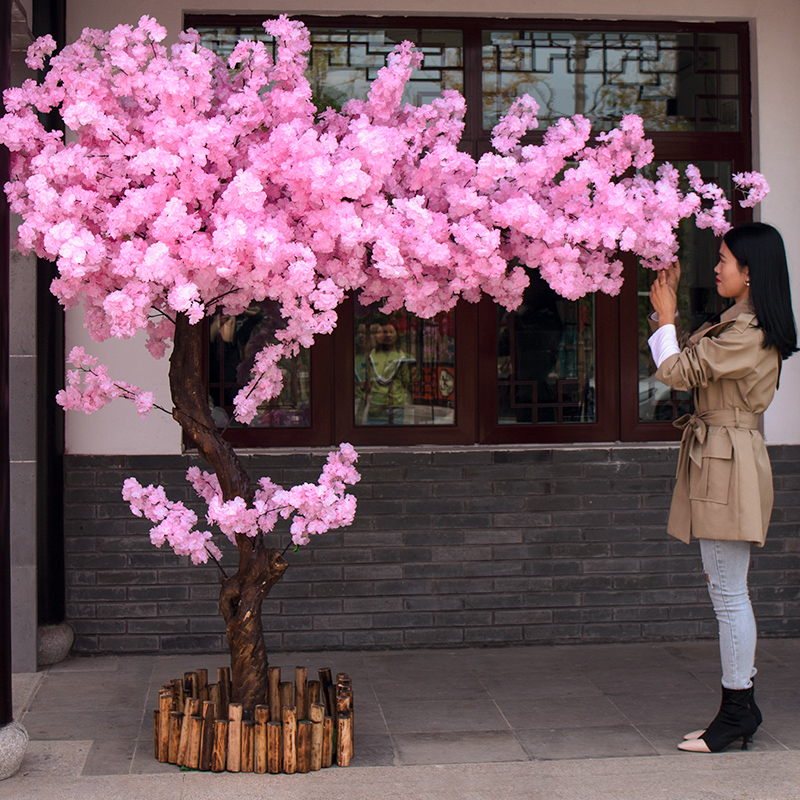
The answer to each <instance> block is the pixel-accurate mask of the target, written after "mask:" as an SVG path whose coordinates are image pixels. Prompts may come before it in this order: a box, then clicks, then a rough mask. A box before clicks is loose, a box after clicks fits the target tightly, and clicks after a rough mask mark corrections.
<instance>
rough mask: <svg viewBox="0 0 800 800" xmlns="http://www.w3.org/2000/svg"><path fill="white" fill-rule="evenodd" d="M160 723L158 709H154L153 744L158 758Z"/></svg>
mask: <svg viewBox="0 0 800 800" xmlns="http://www.w3.org/2000/svg"><path fill="white" fill-rule="evenodd" d="M158 734H159V724H158V709H157V708H156V709H155V710H154V711H153V746H154V748H155V757H156V758H158V739H159V736H158Z"/></svg>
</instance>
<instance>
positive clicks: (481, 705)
mask: <svg viewBox="0 0 800 800" xmlns="http://www.w3.org/2000/svg"><path fill="white" fill-rule="evenodd" d="M381 705H382V707H383V713H384V716H385V717H386V724H387V725H388V727H389V732H390V733H391V734H392V735H394V734H397V733H433V732H441V731H500V730H509V726H508V723H507V722H506V720H505V718H504V717H503V715H502V714H501V713H500V711H499V710H498V708H497V706H496V705H495V704H494V703H493V702H492V701H491V700H490V699H489V698H488V697H485V698H481V699H477V700H476V699H472V698H464V699H454V700H446V701H443V700H414V701H409V700H407V699H405V698H391V699H390V700H388V701H384V702H383V703H382V704H381Z"/></svg>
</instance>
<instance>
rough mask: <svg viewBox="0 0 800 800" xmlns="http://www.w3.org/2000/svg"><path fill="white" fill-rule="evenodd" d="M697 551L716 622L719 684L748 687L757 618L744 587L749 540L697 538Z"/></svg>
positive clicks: (751, 683)
mask: <svg viewBox="0 0 800 800" xmlns="http://www.w3.org/2000/svg"><path fill="white" fill-rule="evenodd" d="M700 553H701V555H702V556H703V569H704V570H705V572H706V576H707V579H708V593H709V595H710V596H711V602H712V603H713V605H714V612H715V613H716V615H717V621H718V622H719V653H720V660H721V661H722V685H723V686H724V687H725V688H726V689H748V688H749V687H750V686H752V685H753V682H752V678H753V676H754V675H755V674H756V670H755V666H754V662H755V657H756V618H755V616H753V607H752V605H751V604H750V594H749V592H748V590H747V570H748V568H749V566H750V542H735V541H730V542H729V541H722V540H719V539H700Z"/></svg>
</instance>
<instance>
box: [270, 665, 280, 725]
mask: <svg viewBox="0 0 800 800" xmlns="http://www.w3.org/2000/svg"><path fill="white" fill-rule="evenodd" d="M280 686H281V668H280V667H269V669H268V670H267V703H268V704H269V718H270V720H272V722H280V721H281V690H280Z"/></svg>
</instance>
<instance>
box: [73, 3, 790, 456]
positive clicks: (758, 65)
mask: <svg viewBox="0 0 800 800" xmlns="http://www.w3.org/2000/svg"><path fill="white" fill-rule="evenodd" d="M376 8H380V12H379V13H381V14H409V15H419V16H422V15H437V16H445V15H448V14H449V15H453V16H464V15H474V16H485V15H486V14H487V11H486V8H487V6H486V4H485V2H483V0H436V2H434V3H430V2H421V0H405V2H403V0H394V2H391V3H385V4H384V3H381V4H380V5H379V6H376V4H375V0H350V2H344V0H329V2H323V1H322V0H305V2H304V0H284V2H282V3H280V4H276V5H272V6H271V7H270V6H269V5H267V4H265V3H264V2H263V0H236V2H235V4H233V3H230V2H226V0H194V2H193V3H192V5H191V6H190V7H188V8H187V7H185V6H183V5H182V4H181V2H180V0H139V1H138V2H135V3H134V2H130V1H129V0H128V1H126V2H122V1H121V0H67V34H68V35H67V38H68V40H69V41H73V40H74V39H75V38H77V37H78V36H79V35H80V31H81V30H82V29H83V28H84V27H93V28H101V29H107V28H111V27H113V26H114V25H117V24H120V23H129V24H134V23H135V22H136V21H137V20H138V19H139V17H140V16H141V15H142V14H149V15H151V16H154V17H156V18H157V19H158V21H159V22H160V23H161V24H162V25H164V26H165V27H167V29H168V31H169V36H170V39H171V40H173V39H174V38H175V37H176V36H177V33H178V31H180V30H181V28H182V24H183V13H184V11H187V12H203V11H206V12H214V11H216V12H225V13H236V12H241V13H262V12H263V14H264V17H265V18H267V17H269V16H274V15H277V14H279V13H283V12H286V13H298V14H299V13H306V14H345V13H349V14H376V13H378V12H377V11H376ZM492 11H493V13H494V16H498V17H526V16H531V17H533V16H536V17H554V18H595V19H600V18H603V19H617V18H624V19H665V18H668V19H673V20H686V21H721V20H749V21H751V23H752V31H753V76H754V82H753V95H754V118H755V119H756V131H755V133H756V147H755V151H754V160H755V167H756V169H760V170H761V171H762V172H763V173H764V174H765V175H766V176H767V179H768V181H769V183H770V185H771V187H772V192H771V194H770V195H769V197H768V199H767V200H766V201H765V202H764V203H763V205H762V208H761V212H760V213H761V219H762V220H763V221H765V222H770V223H772V224H773V225H775V226H776V227H777V228H778V229H779V230H780V231H781V232H782V233H783V235H784V238H785V240H786V245H787V249H788V252H789V259H790V263H791V270H792V280H793V289H794V296H795V307H796V308H797V309H798V317H800V225H798V224H797V221H796V212H795V203H796V202H797V198H798V197H800V164H798V161H797V158H796V153H797V144H798V142H797V133H796V131H797V130H798V129H800V93H798V91H797V88H796V87H797V85H798V83H800V80H798V79H800V67H798V61H797V47H798V34H800V2H798V0H761V1H760V2H759V3H755V4H754V3H753V2H752V0H672V2H671V3H669V4H668V5H665V4H664V2H663V0H561V1H560V2H559V3H557V4H556V3H553V2H552V0H526V1H525V2H524V3H522V2H519V0H517V1H516V2H515V0H497V1H496V2H495V3H493V4H492ZM665 12H666V13H668V16H667V15H666V13H665ZM82 335H84V332H83V331H82V330H81V325H80V320H79V319H76V316H75V315H72V314H71V315H70V318H69V321H68V330H67V339H68V346H72V345H73V344H76V343H83V341H82V339H81V337H82ZM90 352H93V353H96V354H97V355H100V356H101V357H102V358H103V359H105V361H104V363H107V364H109V366H110V367H111V374H112V376H118V377H120V378H122V379H126V380H130V381H131V382H134V383H136V382H137V381H140V382H141V383H142V384H145V385H146V388H151V389H155V390H156V391H157V394H158V396H159V399H160V401H161V402H167V403H168V399H167V396H166V395H165V394H164V390H165V387H166V368H167V365H166V361H163V362H160V363H158V364H156V363H155V362H153V361H152V359H150V357H149V356H148V355H147V354H146V352H145V351H144V350H143V348H140V349H137V347H136V346H135V343H131V342H112V343H107V344H105V345H104V346H103V347H97V346H93V349H92V350H90ZM798 396H800V355H798V356H797V357H796V358H794V359H791V360H790V361H788V362H786V365H785V368H784V373H783V378H782V382H781V389H780V391H779V392H778V395H777V397H776V399H775V401H774V403H773V405H772V407H771V408H770V410H769V412H768V414H767V415H766V421H765V432H766V436H767V439H768V440H769V442H771V443H773V444H797V443H800V414H798V412H797V406H796V398H797V397H798ZM124 406H126V404H125V403H124V402H123V401H117V403H116V404H114V405H113V406H111V407H108V408H106V409H104V410H103V411H101V412H100V413H99V414H96V415H93V416H92V417H91V418H89V419H85V418H83V415H80V414H79V413H76V412H72V413H70V414H69V415H68V419H67V451H68V452H70V453H107V454H113V453H152V454H162V453H177V452H179V451H180V434H179V431H178V428H177V425H176V424H175V423H173V422H171V420H170V419H169V418H168V417H166V415H161V416H162V417H163V419H160V420H159V419H151V421H149V422H147V423H143V422H142V421H141V420H139V418H138V416H137V415H136V412H135V410H133V409H132V408H125V407H124Z"/></svg>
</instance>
